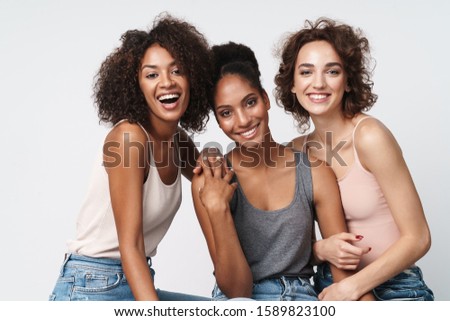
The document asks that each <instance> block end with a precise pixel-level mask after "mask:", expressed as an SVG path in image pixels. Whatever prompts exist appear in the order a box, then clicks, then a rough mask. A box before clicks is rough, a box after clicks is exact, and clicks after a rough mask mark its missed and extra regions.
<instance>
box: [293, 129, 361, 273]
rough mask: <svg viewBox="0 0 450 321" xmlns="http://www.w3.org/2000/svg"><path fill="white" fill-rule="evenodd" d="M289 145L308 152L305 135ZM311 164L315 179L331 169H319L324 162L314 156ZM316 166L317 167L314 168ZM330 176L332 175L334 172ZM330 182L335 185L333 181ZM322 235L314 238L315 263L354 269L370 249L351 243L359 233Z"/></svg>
mask: <svg viewBox="0 0 450 321" xmlns="http://www.w3.org/2000/svg"><path fill="white" fill-rule="evenodd" d="M291 145H292V147H293V148H294V149H296V150H301V151H304V152H309V151H308V150H307V148H306V136H300V137H297V138H295V139H294V140H293V141H292V142H291ZM311 164H312V167H313V174H316V176H318V177H317V178H316V179H321V175H325V176H324V177H327V175H329V173H327V172H330V171H331V169H328V170H324V169H321V168H320V167H322V166H323V165H324V164H323V163H322V162H321V161H319V160H317V159H315V158H314V159H311ZM316 167H317V168H318V169H314V168H316ZM316 172H317V173H316ZM322 172H323V173H324V174H323V173H322ZM321 173H322V174H321ZM332 176H333V177H334V174H333V175H332ZM333 179H334V180H336V177H334V178H333ZM330 183H331V180H330ZM331 184H333V185H336V184H335V182H334V183H331ZM315 185H316V186H315V187H316V188H319V187H318V186H317V184H315ZM331 192H332V193H334V192H335V191H334V190H333V191H331ZM339 197H340V196H339ZM339 202H340V199H339ZM330 205H331V204H330ZM322 237H323V238H322V239H321V240H316V239H314V245H313V255H314V257H313V259H314V260H313V261H314V263H316V264H319V263H321V262H324V261H328V262H329V263H331V264H333V265H334V266H336V267H337V268H339V269H343V270H356V268H357V267H358V265H359V262H360V260H361V256H362V255H364V254H366V253H368V252H369V251H370V248H369V247H364V248H360V247H357V246H354V245H353V244H352V243H353V242H358V241H359V240H361V239H362V237H363V236H361V235H355V234H353V233H347V232H342V233H337V234H332V235H331V236H330V237H326V238H325V237H324V236H322Z"/></svg>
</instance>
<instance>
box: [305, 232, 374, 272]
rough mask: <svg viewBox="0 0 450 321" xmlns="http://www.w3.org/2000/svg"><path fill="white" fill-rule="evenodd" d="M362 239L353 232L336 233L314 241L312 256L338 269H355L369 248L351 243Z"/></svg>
mask: <svg viewBox="0 0 450 321" xmlns="http://www.w3.org/2000/svg"><path fill="white" fill-rule="evenodd" d="M362 239H363V236H362V235H355V234H353V233H338V234H334V235H332V236H330V237H328V238H326V239H323V240H319V241H317V242H315V243H314V246H313V251H314V256H315V257H316V258H317V260H318V261H320V262H324V261H328V262H330V263H331V264H333V265H334V266H335V267H337V268H338V269H343V270H356V268H357V267H358V265H359V262H360V260H361V256H363V255H364V254H366V253H368V252H369V251H370V250H371V248H370V247H364V248H359V247H357V246H355V245H353V244H352V242H357V241H360V240H362Z"/></svg>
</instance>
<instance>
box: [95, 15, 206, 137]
mask: <svg viewBox="0 0 450 321" xmlns="http://www.w3.org/2000/svg"><path fill="white" fill-rule="evenodd" d="M121 41H122V45H121V46H120V47H118V48H117V49H115V51H113V52H112V53H111V54H110V55H109V56H108V57H107V58H106V60H105V61H104V62H103V63H102V65H101V67H100V70H99V71H98V73H97V75H96V79H95V84H94V102H95V104H96V106H97V108H98V116H99V118H100V121H103V122H106V123H112V124H116V123H117V122H118V121H120V120H122V119H127V120H128V121H130V122H131V123H136V122H139V123H141V124H147V123H148V117H149V108H148V106H147V103H146V100H145V97H144V95H143V93H142V91H141V89H140V87H139V81H138V74H139V68H140V65H141V60H142V58H143V56H144V54H145V52H146V50H147V49H148V48H149V47H150V46H152V45H153V44H159V45H160V46H161V47H163V48H165V49H166V50H167V51H168V52H169V53H170V54H171V55H172V56H173V57H174V59H175V60H176V62H177V64H178V67H179V68H180V69H181V71H182V72H183V73H184V74H185V75H187V78H188V80H189V83H190V100H189V105H188V107H187V109H186V112H185V113H184V114H183V116H182V117H181V119H180V126H181V127H183V128H184V129H186V130H188V131H194V132H199V131H202V130H203V129H204V127H205V125H206V122H207V121H208V119H209V115H208V113H209V108H210V103H211V97H210V96H211V90H212V80H211V70H212V65H211V59H210V52H209V50H210V48H209V45H208V42H207V40H206V39H205V37H204V36H203V35H202V34H201V33H200V32H199V31H198V30H197V29H196V28H195V27H194V26H192V25H191V24H189V23H188V22H185V21H182V20H179V19H177V18H174V17H172V16H171V15H169V14H167V13H163V14H161V15H159V16H158V17H157V18H156V19H155V21H154V23H153V28H152V29H151V30H149V31H140V30H129V31H127V32H125V33H124V34H123V35H122V37H121Z"/></svg>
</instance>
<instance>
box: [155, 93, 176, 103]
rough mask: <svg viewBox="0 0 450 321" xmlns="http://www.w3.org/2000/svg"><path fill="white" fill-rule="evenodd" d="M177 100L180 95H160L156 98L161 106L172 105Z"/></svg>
mask: <svg viewBox="0 0 450 321" xmlns="http://www.w3.org/2000/svg"><path fill="white" fill-rule="evenodd" d="M178 98H180V94H178V93H173V94H164V95H161V96H159V97H158V100H159V102H160V103H161V104H173V103H175V102H176V101H177V100H178Z"/></svg>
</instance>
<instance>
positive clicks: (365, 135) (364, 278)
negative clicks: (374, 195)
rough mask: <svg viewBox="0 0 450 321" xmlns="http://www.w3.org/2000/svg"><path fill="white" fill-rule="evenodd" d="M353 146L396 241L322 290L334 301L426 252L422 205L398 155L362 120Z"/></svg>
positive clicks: (391, 141) (390, 140)
mask: <svg viewBox="0 0 450 321" xmlns="http://www.w3.org/2000/svg"><path fill="white" fill-rule="evenodd" d="M355 144H356V145H355V146H356V149H357V152H358V155H359V158H360V160H361V163H362V164H363V166H364V167H365V168H366V169H367V170H368V171H370V172H371V173H372V174H373V175H374V176H375V178H376V179H377V181H378V183H379V184H380V187H381V189H382V191H383V194H384V196H385V197H386V200H387V203H388V205H389V208H390V210H391V212H392V215H393V217H394V220H395V223H396V224H397V227H398V229H399V231H400V238H399V239H398V241H396V242H395V243H394V244H393V245H392V246H391V247H390V248H389V249H388V250H386V251H385V252H384V253H383V254H382V255H381V256H380V257H378V258H377V259H376V260H375V261H374V262H372V263H371V264H369V265H368V266H366V267H365V268H364V269H362V270H361V271H359V272H358V273H357V274H355V275H353V276H351V277H349V278H347V279H346V280H344V281H342V282H340V283H341V284H339V283H338V284H333V285H332V286H330V287H328V288H327V289H325V290H324V291H323V292H322V294H321V296H320V297H321V298H323V299H327V300H335V299H339V298H342V297H351V296H352V295H354V296H357V295H359V294H360V293H364V292H367V291H369V290H371V289H373V288H375V287H376V286H378V285H380V284H382V283H383V282H385V281H387V280H389V279H390V278H392V277H393V276H395V275H397V274H398V273H400V272H402V271H403V270H405V269H406V268H408V267H410V266H411V265H412V264H414V263H415V262H416V261H417V260H418V259H420V258H421V257H422V256H423V255H425V253H426V252H427V251H428V249H429V248H430V245H431V237H430V232H429V228H428V224H427V222H426V219H425V215H424V212H423V208H422V204H421V202H420V199H419V196H418V194H417V191H416V189H415V186H414V183H413V180H412V178H411V175H410V173H409V170H408V168H407V166H406V163H405V161H404V159H403V156H402V152H401V150H400V147H399V146H398V144H397V142H396V140H395V138H394V137H393V136H392V134H391V133H390V131H389V130H388V129H387V128H386V127H385V126H384V125H383V124H381V123H380V122H379V121H377V120H375V119H370V120H367V121H364V123H363V124H361V125H360V126H359V128H358V130H357V131H356V136H355Z"/></svg>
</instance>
